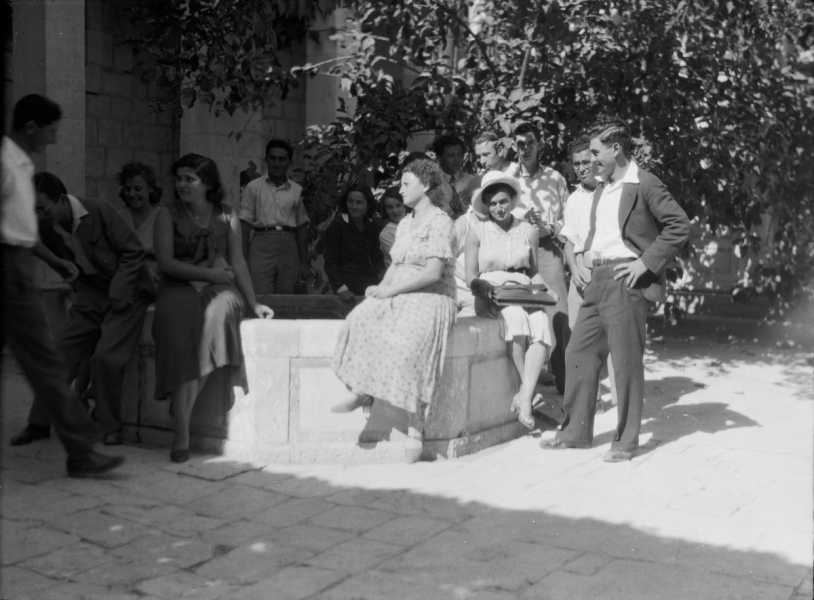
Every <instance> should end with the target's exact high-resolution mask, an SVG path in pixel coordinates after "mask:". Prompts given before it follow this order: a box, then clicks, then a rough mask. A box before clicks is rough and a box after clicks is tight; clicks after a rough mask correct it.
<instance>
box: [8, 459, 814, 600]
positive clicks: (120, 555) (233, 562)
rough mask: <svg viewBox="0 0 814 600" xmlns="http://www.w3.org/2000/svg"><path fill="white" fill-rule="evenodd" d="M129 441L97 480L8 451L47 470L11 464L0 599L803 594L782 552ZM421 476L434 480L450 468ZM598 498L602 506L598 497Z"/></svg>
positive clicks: (693, 532)
mask: <svg viewBox="0 0 814 600" xmlns="http://www.w3.org/2000/svg"><path fill="white" fill-rule="evenodd" d="M48 446H50V448H51V449H52V450H53V449H54V448H55V444H53V443H49V444H48ZM125 451H126V452H127V453H128V455H129V459H130V461H129V463H128V466H127V468H126V471H125V477H117V478H114V479H111V480H105V481H73V480H68V479H64V478H62V477H61V473H59V472H58V471H57V470H55V469H54V464H53V463H54V461H53V456H52V457H51V459H49V460H50V462H49V461H48V460H44V459H45V458H46V457H47V456H48V455H49V454H50V455H53V454H54V452H53V451H50V452H44V453H43V452H39V453H38V452H36V451H33V450H32V451H31V452H29V453H28V454H26V453H24V452H22V451H19V452H16V453H15V456H14V457H11V458H10V459H8V460H7V461H6V465H5V467H6V468H8V467H10V466H13V465H14V464H15V463H18V462H22V463H26V465H27V470H28V471H29V474H30V472H31V470H32V469H33V470H40V471H41V475H42V477H40V478H37V479H36V481H32V480H31V479H28V483H22V482H20V481H19V480H17V478H16V476H15V474H18V473H20V471H19V470H15V469H12V470H9V471H5V472H4V497H3V505H2V507H3V512H2V516H3V522H2V527H3V536H2V539H3V554H2V561H3V592H2V597H3V598H6V599H8V600H11V599H14V600H24V599H25V598H36V599H37V600H49V599H56V598H59V599H60V600H68V599H72V598H76V599H79V598H86V599H87V598H93V599H97V600H101V599H102V598H122V599H127V600H130V599H135V598H137V597H144V596H146V597H149V598H161V599H164V598H166V599H168V600H169V599H173V598H181V597H183V598H208V599H215V598H224V599H227V598H228V599H229V600H247V599H261V598H262V599H275V600H281V599H294V600H306V599H324V600H381V599H384V598H393V599H399V600H412V599H420V600H436V599H439V600H440V599H451V600H469V599H475V600H477V599H482V600H509V599H520V598H523V599H526V600H581V599H585V600H588V599H590V600H596V599H601V600H637V599H640V598H641V599H645V598H647V599H648V600H649V599H653V598H659V599H668V600H669V599H682V600H683V599H687V598H693V599H710V600H712V599H714V600H723V599H733V600H735V599H737V600H775V599H776V600H789V599H793V600H802V599H803V598H810V597H811V587H810V579H811V572H810V569H808V568H807V566H806V565H800V564H795V563H793V562H790V561H789V560H787V559H786V558H783V557H781V556H779V555H777V554H773V553H770V552H761V551H744V550H739V549H733V548H728V547H725V546H719V545H715V544H714V543H701V542H698V541H688V540H686V539H676V538H672V537H669V536H662V535H658V534H655V533H652V532H648V531H643V530H641V529H637V528H635V527H631V526H629V525H626V524H623V523H611V522H607V521H604V520H601V519H596V518H590V517H589V518H574V517H566V516H562V515H558V514H554V513H553V512H551V511H547V510H545V509H539V510H536V509H535V510H510V509H506V508H501V507H500V506H492V505H488V504H484V503H480V502H465V501H460V500H458V499H456V498H449V497H444V496H441V495H432V494H425V493H420V492H417V491H414V490H412V489H408V488H407V487H402V488H398V489H393V488H391V489H385V487H386V485H385V484H384V483H383V482H379V483H377V482H376V475H377V473H378V474H380V475H381V476H382V479H386V473H387V469H388V468H387V467H386V466H383V465H380V466H370V467H366V469H368V473H367V477H368V480H369V482H368V483H365V484H364V485H351V484H348V485H345V484H341V485H340V484H337V483H336V482H335V480H336V479H339V478H341V472H342V468H341V467H337V468H336V469H335V471H334V473H333V475H331V476H330V477H331V480H327V479H323V478H321V477H317V476H299V475H297V474H292V472H291V471H292V469H291V468H289V467H276V468H275V467H272V466H269V467H266V469H265V470H260V469H258V468H257V467H255V466H252V465H248V464H241V463H236V462H230V461H224V460H223V459H219V458H204V457H195V458H194V459H193V460H192V461H191V462H190V463H187V464H185V465H180V466H173V465H167V464H166V462H165V459H164V452H163V451H161V452H160V454H159V452H158V451H157V450H155V449H145V448H136V447H126V448H125ZM38 456H40V458H37V457H38ZM41 459H42V460H41ZM359 468H360V469H362V468H361V467H359ZM421 472H422V473H423V475H424V476H425V477H426V478H427V479H432V478H433V477H444V476H446V475H444V473H448V472H449V469H443V468H434V467H433V465H426V464H425V465H422V466H421ZM337 474H339V475H338V476H337ZM357 476H359V475H358V474H357ZM391 485H392V484H391ZM417 485H420V484H417ZM585 485H586V482H581V487H580V488H579V493H582V494H584V493H585V491H586V488H585ZM538 489H539V488H538ZM594 491H595V494H594V496H595V498H596V502H598V503H600V502H603V500H602V495H603V491H604V490H602V489H596V490H594ZM575 493H576V490H575ZM542 496H544V494H543V495H541V498H540V502H541V503H543V504H544V498H543V497H542ZM582 500H583V502H582V503H581V506H583V508H584V506H585V504H584V498H583V499H582ZM686 527H687V531H686V535H687V537H688V538H692V537H693V536H699V535H701V536H706V538H710V537H714V533H711V532H709V531H708V526H707V525H705V524H703V523H700V522H699V523H698V524H695V523H693V522H692V521H691V520H690V521H688V523H687V525H686ZM725 527H726V525H725V523H723V524H722V528H725ZM723 530H724V529H722V531H723ZM754 541H755V543H756V544H758V543H759V540H758V539H757V538H755V540H754Z"/></svg>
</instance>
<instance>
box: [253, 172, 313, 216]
mask: <svg viewBox="0 0 814 600" xmlns="http://www.w3.org/2000/svg"><path fill="white" fill-rule="evenodd" d="M239 217H240V219H241V220H242V221H245V222H247V223H249V224H250V225H253V226H255V227H268V226H274V225H282V226H285V227H299V226H300V225H304V224H305V223H307V222H308V213H307V212H306V211H305V205H304V204H303V202H302V186H301V185H300V184H298V183H297V182H296V181H291V180H290V179H289V180H288V181H286V182H285V183H284V184H282V185H280V186H277V185H274V184H273V183H271V182H270V181H269V180H268V177H266V176H263V177H258V178H257V179H254V180H253V181H250V182H249V183H247V184H246V187H245V188H243V193H242V194H241V195H240V213H239Z"/></svg>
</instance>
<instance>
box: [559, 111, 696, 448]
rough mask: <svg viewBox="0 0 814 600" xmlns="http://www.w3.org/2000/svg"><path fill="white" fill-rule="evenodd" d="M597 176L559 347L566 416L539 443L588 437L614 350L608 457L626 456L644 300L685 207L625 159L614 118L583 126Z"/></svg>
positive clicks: (637, 420)
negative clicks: (570, 313) (577, 284)
mask: <svg viewBox="0 0 814 600" xmlns="http://www.w3.org/2000/svg"><path fill="white" fill-rule="evenodd" d="M588 135H589V137H590V152H591V157H592V163H593V170H594V175H595V176H596V179H597V180H598V182H599V183H598V185H597V187H596V190H594V193H593V198H592V201H591V210H590V214H589V223H588V233H587V234H586V236H585V239H584V241H583V243H582V247H579V248H578V247H575V248H574V252H575V253H576V254H577V255H580V254H581V255H582V259H581V260H582V261H583V264H584V266H585V267H586V270H587V271H586V273H585V274H584V275H583V278H584V279H588V282H587V285H586V286H585V289H584V292H583V304H582V307H581V308H580V310H579V314H578V316H577V322H576V324H575V326H574V330H573V332H572V333H571V341H570V344H569V345H568V350H567V352H566V359H565V360H566V368H567V370H568V373H569V377H568V378H567V379H566V382H565V398H564V401H565V409H566V411H567V413H568V421H567V426H566V427H565V428H564V429H563V430H562V431H560V432H559V433H558V434H557V436H556V438H555V439H554V440H551V441H547V442H544V443H543V447H544V448H551V449H560V448H589V447H590V446H591V444H592V443H593V431H594V413H595V410H596V393H597V379H598V376H599V371H600V369H601V368H602V364H603V363H604V362H605V359H606V358H607V355H608V353H609V352H610V354H612V355H613V369H614V374H615V379H616V381H615V384H616V385H615V387H616V392H617V396H618V406H617V410H618V424H617V427H616V433H615V435H614V438H613V442H612V444H611V449H610V451H609V452H608V453H607V454H606V455H605V460H606V461H608V462H618V461H624V460H630V459H631V458H632V457H633V454H634V453H635V451H636V450H637V448H638V445H639V430H640V429H641V420H642V405H643V397H644V361H643V357H644V344H645V333H646V331H645V320H646V317H647V310H648V301H656V300H658V299H660V298H661V296H662V293H663V287H662V279H661V275H662V273H663V272H664V269H665V267H666V266H667V265H668V263H669V262H670V261H671V260H672V259H673V258H674V257H675V256H676V254H677V253H678V251H679V250H680V248H681V247H682V246H683V245H684V244H685V242H686V241H687V238H688V236H689V229H690V227H689V220H688V219H687V215H686V213H685V212H684V210H683V209H682V208H681V207H680V206H679V205H678V203H677V202H676V201H675V200H674V199H673V197H672V196H671V195H670V192H668V191H667V188H666V187H665V186H664V184H663V183H662V182H661V181H660V180H659V179H658V178H657V177H655V176H654V175H652V174H651V173H649V172H647V171H645V170H644V169H642V168H640V167H639V166H638V165H637V164H636V163H635V161H633V160H631V158H630V157H631V148H632V141H631V137H630V133H629V132H628V129H627V126H626V125H625V124H624V123H622V122H620V121H613V120H611V121H599V122H598V123H596V125H594V126H593V127H592V128H591V129H590V130H589V133H588Z"/></svg>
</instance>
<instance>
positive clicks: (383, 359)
mask: <svg viewBox="0 0 814 600" xmlns="http://www.w3.org/2000/svg"><path fill="white" fill-rule="evenodd" d="M455 310H456V307H455V301H454V300H453V299H452V298H450V297H449V296H445V295H443V294H434V293H427V292H411V293H406V294H399V295H398V296H394V297H393V298H386V299H383V300H382V299H378V298H366V299H365V300H364V301H363V302H362V303H361V304H359V305H358V306H356V308H354V309H353V310H352V311H351V312H350V314H348V316H347V318H346V320H345V326H344V327H343V328H342V332H341V334H340V336H339V340H338V342H337V345H336V351H335V352H334V359H333V368H334V370H335V371H336V374H337V376H338V377H339V379H340V380H341V381H342V382H343V383H345V384H346V385H347V386H348V387H350V389H351V390H352V391H353V392H355V393H357V394H369V395H370V396H373V397H374V398H377V399H380V400H384V401H386V402H389V403H390V404H393V405H394V406H397V407H400V408H403V409H404V410H406V411H408V412H416V411H417V408H418V406H419V403H423V404H430V403H431V402H432V399H433V394H434V393H435V390H436V388H437V386H438V383H439V381H440V378H441V369H442V367H443V364H444V357H445V356H446V348H447V338H448V336H449V332H450V330H451V329H452V325H453V323H454V322H455Z"/></svg>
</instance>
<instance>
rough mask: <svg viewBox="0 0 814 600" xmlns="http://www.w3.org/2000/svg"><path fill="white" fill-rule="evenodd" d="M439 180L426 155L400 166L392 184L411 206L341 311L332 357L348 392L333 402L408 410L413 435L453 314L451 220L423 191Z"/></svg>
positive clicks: (435, 383) (435, 378) (343, 405)
mask: <svg viewBox="0 0 814 600" xmlns="http://www.w3.org/2000/svg"><path fill="white" fill-rule="evenodd" d="M442 182H443V173H442V171H441V169H440V167H439V166H438V165H437V164H436V163H434V162H433V161H431V160H429V159H417V160H414V161H412V162H410V163H409V164H408V165H407V166H406V167H405V168H404V171H403V172H402V176H401V187H400V191H401V195H402V198H403V199H404V204H405V206H407V207H408V208H411V209H412V211H413V212H412V214H410V215H409V216H407V217H405V218H403V219H402V220H401V222H400V223H399V225H398V229H397V231H396V240H395V242H394V244H393V247H392V249H391V250H390V257H391V260H392V262H391V265H390V267H389V268H388V269H387V272H386V273H385V275H384V279H382V282H381V283H380V284H379V285H374V286H370V287H369V288H367V290H366V292H365V296H366V298H365V300H364V301H363V302H362V303H361V304H359V305H358V306H357V307H356V308H354V309H353V311H351V313H350V314H349V315H348V316H347V319H346V321H345V327H344V328H343V329H342V333H341V334H340V336H339V341H338V342H337V346H336V351H335V354H334V360H333V367H334V370H335V371H336V374H337V376H338V377H339V379H340V380H342V381H343V382H344V383H345V385H347V386H348V388H349V389H350V390H351V392H352V394H353V396H352V398H351V399H349V400H347V401H346V402H343V403H341V404H339V405H337V406H335V407H334V409H333V410H335V411H337V412H346V411H351V410H354V409H356V408H360V407H369V406H370V405H371V404H372V402H373V399H374V398H376V399H378V400H383V401H385V402H389V403H390V404H392V405H394V406H397V407H399V408H402V409H404V410H406V411H407V412H409V413H411V414H412V415H413V421H412V424H411V427H410V431H408V434H409V435H410V437H413V438H418V439H420V437H421V427H422V422H423V416H424V412H425V410H426V407H427V406H428V405H429V404H430V403H431V402H432V401H433V395H434V393H435V390H436V388H437V386H438V382H439V380H440V375H441V368H442V365H443V361H444V356H445V354H446V347H447V337H448V335H449V331H450V329H451V328H452V325H453V323H454V321H455V309H456V307H455V281H454V257H453V254H452V220H451V219H450V218H449V217H448V216H447V215H446V214H445V213H444V211H442V210H441V209H440V208H438V207H437V206H435V205H434V204H433V203H432V201H431V200H430V198H429V196H428V195H427V193H428V192H429V191H430V190H432V189H433V188H435V187H437V186H439V185H441V183H442Z"/></svg>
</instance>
